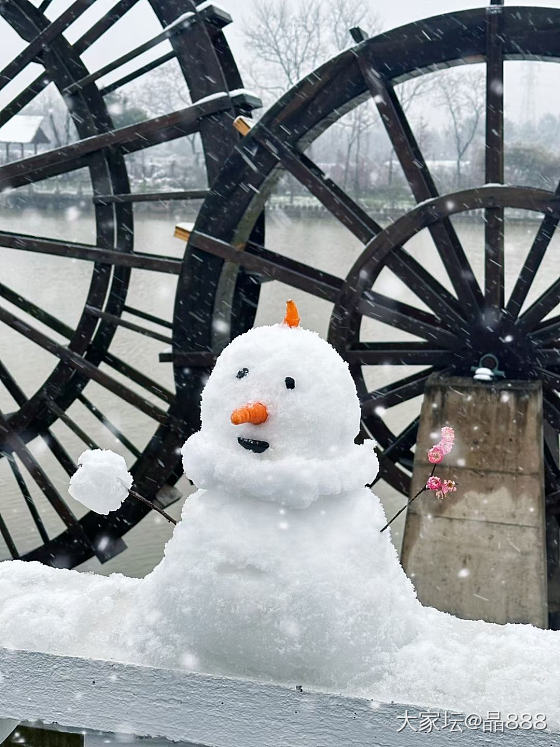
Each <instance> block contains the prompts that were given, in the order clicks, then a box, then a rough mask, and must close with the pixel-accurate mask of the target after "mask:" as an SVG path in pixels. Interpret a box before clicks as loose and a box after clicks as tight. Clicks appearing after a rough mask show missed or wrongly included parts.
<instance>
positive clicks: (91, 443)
mask: <svg viewBox="0 0 560 747" xmlns="http://www.w3.org/2000/svg"><path fill="white" fill-rule="evenodd" d="M45 404H46V406H47V407H48V408H49V410H50V411H51V412H52V413H54V414H55V415H56V417H57V418H58V419H59V420H61V421H62V422H63V423H64V425H66V426H67V427H68V428H69V430H71V431H72V433H74V434H75V435H76V436H78V438H79V439H80V441H82V443H84V444H85V445H86V446H87V447H88V449H99V445H98V444H97V443H96V442H95V440H94V439H93V438H92V437H91V436H90V435H89V434H87V433H86V432H85V431H84V429H83V428H81V427H80V426H79V425H78V423H76V422H75V421H74V420H72V418H71V417H70V416H69V415H67V414H66V413H65V412H64V410H63V409H62V408H61V407H59V406H58V405H57V404H56V402H54V401H53V400H52V399H45Z"/></svg>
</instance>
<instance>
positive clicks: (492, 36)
mask: <svg viewBox="0 0 560 747" xmlns="http://www.w3.org/2000/svg"><path fill="white" fill-rule="evenodd" d="M502 10H503V8H502V6H501V5H491V6H489V7H488V8H486V151H485V161H486V163H485V167H486V168H485V171H486V183H487V184H496V183H498V184H503V182H504V56H503V38H502V20H503V19H502ZM484 212H485V220H484V299H485V302H486V306H487V307H493V308H495V309H502V308H503V307H504V305H505V299H504V209H503V208H501V207H500V208H498V207H490V208H486V209H485V211H484Z"/></svg>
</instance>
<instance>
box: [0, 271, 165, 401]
mask: <svg viewBox="0 0 560 747" xmlns="http://www.w3.org/2000/svg"><path fill="white" fill-rule="evenodd" d="M0 297H2V298H5V299H6V300H7V301H9V302H10V303H12V304H14V306H17V307H18V308H20V309H22V310H23V311H25V312H26V313H27V314H29V315H30V316H32V317H33V318H34V319H37V320H38V321H40V322H42V323H43V324H45V325H46V326H47V327H49V328H50V329H52V330H54V331H55V332H57V333H58V334H59V335H61V336H62V337H65V338H66V339H67V340H71V339H72V337H73V335H74V334H75V330H74V329H72V327H70V326H69V325H68V324H65V323H64V322H63V321H61V320H60V319H58V318H57V317H55V316H53V315H52V314H50V313H49V312H48V311H45V310H44V309H42V308H41V307H40V306H37V304H34V303H33V302H32V301H29V299H27V298H24V297H23V296H22V295H20V294H19V293H16V292H15V291H13V290H11V289H10V288H8V287H7V286H6V285H4V284H3V283H0ZM123 310H124V311H128V312H129V313H133V314H137V315H138V316H141V317H142V318H145V319H147V320H148V321H151V322H154V323H157V324H160V325H162V326H165V327H171V324H170V323H169V322H167V321H165V320H163V319H158V317H156V316H153V315H152V314H146V313H145V312H142V311H140V310H139V309H132V308H131V307H129V306H124V309H123ZM103 360H104V361H105V363H106V364H107V365H108V366H110V367H111V368H113V369H114V370H115V371H118V372H119V373H121V374H123V376H126V377H127V378H129V379H130V380H131V381H134V382H135V383H136V384H139V385H140V386H142V387H143V388H144V389H146V391H148V392H151V393H152V394H155V396H156V397H159V399H161V400H163V401H164V402H168V403H171V402H172V401H173V399H174V395H173V393H172V392H170V391H169V390H168V389H166V388H165V387H164V386H162V385H161V384H158V383H157V382H156V381H154V380H153V379H150V378H149V377H148V376H146V374H144V373H142V372H141V371H138V370H137V369H136V368H134V367H133V366H131V365H130V364H128V363H126V362H125V361H123V360H121V359H120V358H118V357H117V356H116V355H113V353H111V352H107V353H105V356H104V358H103ZM1 365H2V364H1V362H0V380H3V379H2V370H1ZM14 384H15V382H14ZM10 393H11V392H10ZM12 396H13V395H12ZM22 396H23V401H25V399H26V398H25V395H23V394H22ZM14 399H15V400H16V402H18V399H17V397H14ZM18 404H21V403H20V402H18Z"/></svg>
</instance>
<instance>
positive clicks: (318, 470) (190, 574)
mask: <svg viewBox="0 0 560 747" xmlns="http://www.w3.org/2000/svg"><path fill="white" fill-rule="evenodd" d="M201 419H202V427H201V429H200V431H199V432H198V433H195V434H194V435H192V436H191V437H190V438H189V439H188V440H187V442H186V443H185V445H184V447H183V450H182V456H183V465H184V469H185V473H186V475H187V476H188V477H190V478H191V480H192V481H193V482H194V483H195V485H196V487H197V488H198V490H197V492H196V493H194V494H193V495H191V496H189V497H188V499H187V500H186V502H185V504H184V507H183V511H182V517H181V521H180V522H179V523H178V524H177V526H176V527H175V530H174V533H173V536H172V538H171V539H170V540H169V542H168V543H167V545H166V547H165V554H164V557H163V559H162V560H161V562H160V563H159V565H158V566H156V568H155V569H154V570H153V571H152V572H151V573H150V574H149V575H148V576H146V577H145V578H144V579H131V578H126V577H124V576H121V575H119V574H113V575H111V576H109V577H103V576H98V575H95V574H83V573H79V572H77V571H71V570H61V569H54V568H47V567H45V566H42V565H40V564H38V563H23V562H20V561H6V562H5V563H0V596H1V597H2V599H3V600H4V601H3V605H2V606H1V607H0V646H10V647H13V648H25V649H39V650H44V651H49V652H54V653H61V654H67V655H68V654H72V655H76V656H89V657H93V658H99V657H101V658H109V659H118V660H121V661H130V662H134V663H140V664H150V665H153V666H163V667H171V668H181V669H189V670H196V671H200V672H208V673H215V674H230V675H238V676H244V677H250V678H255V679H265V680H274V681H277V682H285V683H289V684H290V685H292V686H293V685H294V684H301V685H304V686H310V687H315V688H324V689H327V690H345V691H346V692H352V691H353V692H356V693H358V692H363V691H367V689H368V688H369V687H370V686H371V684H372V683H374V682H380V681H381V680H382V679H383V678H384V677H387V676H388V673H389V672H390V671H391V670H392V668H393V667H394V660H395V655H396V652H397V651H398V650H399V649H402V647H404V646H406V645H409V644H411V643H412V641H413V640H414V638H415V635H416V634H417V629H416V622H417V619H418V614H419V611H420V610H421V607H420V604H419V603H418V601H417V599H416V597H415V594H414V591H413V587H412V585H411V583H410V581H409V580H408V579H407V578H406V576H405V574H404V572H403V570H402V568H401V566H400V564H399V561H398V557H397V554H396V551H395V549H394V547H393V545H392V544H391V542H390V539H389V537H388V532H385V533H381V532H380V531H379V530H380V529H381V528H382V527H383V525H384V524H385V521H386V518H385V515H384V512H383V509H382V507H381V504H380V502H379V499H378V498H377V497H376V496H375V495H374V494H373V493H372V492H371V490H370V489H369V488H367V487H365V485H367V484H368V483H370V482H371V481H372V480H373V479H374V478H375V476H376V474H377V469H378V463H377V458H376V455H375V452H374V450H373V444H372V442H371V441H366V442H365V443H363V444H359V445H358V444H356V443H355V442H354V440H355V438H356V436H357V435H358V432H359V428H360V406H359V402H358V398H357V395H356V389H355V386H354V382H353V380H352V377H351V375H350V372H349V369H348V366H347V364H346V363H345V362H344V361H343V360H342V358H341V357H340V356H339V355H338V353H337V352H336V351H335V350H334V348H332V347H331V346H330V345H329V344H328V343H327V342H325V341H324V340H322V339H321V338H320V337H319V336H318V335H317V334H315V333H314V332H311V331H309V330H305V329H302V328H301V327H300V326H299V315H298V312H297V308H296V306H295V304H294V303H293V302H292V301H289V302H288V304H287V312H286V316H285V319H284V321H283V322H282V323H281V324H276V325H273V326H265V327H258V328H254V329H252V330H250V331H249V332H247V333H245V334H243V335H240V336H239V337H237V338H236V339H235V340H233V342H231V343H230V344H229V345H228V346H227V347H226V348H225V349H224V351H223V352H222V353H221V355H220V356H219V358H218V360H217V362H216V365H215V368H214V370H213V371H212V374H211V375H210V377H209V379H208V382H207V384H206V387H205V389H204V392H203V395H202V403H201ZM79 463H80V465H81V466H80V468H79V469H78V471H77V472H76V474H75V475H74V476H73V477H72V480H71V483H70V492H71V494H72V495H73V496H74V498H76V499H77V500H79V501H81V502H82V503H84V504H85V505H87V506H88V507H89V508H91V509H92V510H95V511H98V512H101V513H108V512H109V511H112V510H114V509H115V508H116V507H117V506H118V504H119V503H120V502H121V501H122V500H124V498H126V496H127V495H128V493H129V489H130V487H131V482H132V479H131V477H130V475H129V474H128V473H127V471H126V465H125V463H124V460H123V459H122V457H119V456H118V455H116V454H113V453H112V452H106V451H100V450H96V451H93V452H85V453H84V454H83V455H82V456H81V457H80V459H79Z"/></svg>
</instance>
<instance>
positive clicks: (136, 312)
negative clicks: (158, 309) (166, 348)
mask: <svg viewBox="0 0 560 747" xmlns="http://www.w3.org/2000/svg"><path fill="white" fill-rule="evenodd" d="M123 312H126V313H127V314H132V316H137V317H139V318H140V319H145V320H146V321H147V322H153V324H159V326H160V327H166V328H167V329H173V324H172V323H171V322H168V321H167V319H161V318H160V317H158V316H154V315H153V314H148V312H147V311H142V309H136V308H134V307H133V306H128V305H127V304H125V305H124V306H123Z"/></svg>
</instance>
